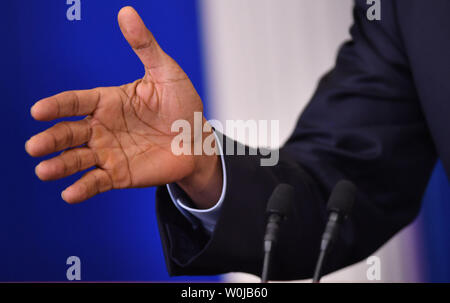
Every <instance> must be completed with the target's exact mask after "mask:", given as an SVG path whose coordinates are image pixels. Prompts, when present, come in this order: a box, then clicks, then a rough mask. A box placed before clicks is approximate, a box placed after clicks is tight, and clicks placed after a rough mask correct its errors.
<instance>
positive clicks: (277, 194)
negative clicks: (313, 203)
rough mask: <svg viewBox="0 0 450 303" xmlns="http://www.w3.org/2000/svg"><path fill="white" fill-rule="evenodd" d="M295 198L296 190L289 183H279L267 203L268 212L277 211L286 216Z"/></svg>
mask: <svg viewBox="0 0 450 303" xmlns="http://www.w3.org/2000/svg"><path fill="white" fill-rule="evenodd" d="M294 199H295V190H294V188H293V187H292V186H291V185H289V184H284V183H282V184H278V186H277V187H275V189H274V190H273V192H272V195H271V196H270V198H269V202H268V203H267V213H277V214H280V215H282V216H285V215H286V214H287V213H288V212H289V209H290V207H291V203H293V202H294Z"/></svg>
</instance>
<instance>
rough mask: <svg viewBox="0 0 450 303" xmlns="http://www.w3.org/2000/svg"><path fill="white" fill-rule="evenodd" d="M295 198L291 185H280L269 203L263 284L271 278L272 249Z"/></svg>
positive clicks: (262, 275)
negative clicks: (281, 224) (281, 223)
mask: <svg viewBox="0 0 450 303" xmlns="http://www.w3.org/2000/svg"><path fill="white" fill-rule="evenodd" d="M294 198H295V190H294V188H293V187H292V186H291V185H289V184H279V185H278V186H277V187H276V188H275V189H274V191H273V192H272V195H271V196H270V198H269V202H268V203H267V209H266V213H267V214H268V219H267V225H266V233H265V235H264V262H263V269H262V274H261V283H266V282H267V280H268V278H269V269H270V258H271V254H272V248H273V246H274V245H275V243H276V242H277V237H278V232H279V229H280V222H281V221H282V220H284V219H285V218H286V215H287V213H288V212H289V209H290V206H291V203H292V201H294Z"/></svg>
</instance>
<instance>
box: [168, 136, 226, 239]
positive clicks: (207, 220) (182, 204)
mask: <svg viewBox="0 0 450 303" xmlns="http://www.w3.org/2000/svg"><path fill="white" fill-rule="evenodd" d="M214 135H215V136H216V142H217V146H218V149H219V155H220V160H221V163H222V174H223V178H222V180H223V184H222V193H221V195H220V198H219V201H217V203H216V204H215V205H214V206H213V207H211V208H208V209H197V208H195V206H194V205H193V203H192V201H191V199H190V198H189V196H188V195H187V194H186V193H185V192H184V191H183V190H182V189H181V188H180V187H179V186H178V185H177V184H176V183H171V184H167V190H168V191H169V195H170V198H171V199H172V202H173V203H174V204H175V206H176V207H177V209H178V210H179V211H180V212H181V213H182V214H183V215H184V216H185V217H186V219H188V220H189V221H190V222H191V224H192V225H193V227H194V228H198V227H199V226H200V225H201V226H203V228H204V229H205V230H206V231H207V232H208V233H210V234H212V232H213V231H214V227H215V226H216V223H217V220H218V218H219V215H220V210H221V208H222V203H223V200H224V199H225V192H226V187H227V173H226V168H225V159H224V155H223V148H222V145H221V141H220V140H219V138H218V137H217V134H216V133H215V132H214Z"/></svg>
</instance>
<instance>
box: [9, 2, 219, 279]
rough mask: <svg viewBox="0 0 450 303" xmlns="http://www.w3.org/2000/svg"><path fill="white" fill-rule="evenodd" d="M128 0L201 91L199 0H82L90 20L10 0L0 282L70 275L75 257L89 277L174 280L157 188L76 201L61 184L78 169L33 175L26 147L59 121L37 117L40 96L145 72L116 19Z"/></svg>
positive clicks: (50, 5)
mask: <svg viewBox="0 0 450 303" xmlns="http://www.w3.org/2000/svg"><path fill="white" fill-rule="evenodd" d="M126 5H132V6H134V7H135V8H136V9H137V10H138V12H139V13H140V14H141V16H142V18H143V19H144V21H145V22H146V24H147V26H148V27H149V28H150V29H151V31H152V32H153V34H154V35H155V37H156V38H157V40H158V42H159V43H160V45H161V46H162V47H163V48H164V49H165V51H166V52H168V53H169V54H170V55H171V56H172V57H173V58H174V59H175V60H176V61H177V62H178V63H179V64H180V65H181V66H182V68H183V69H184V70H185V71H186V72H187V74H188V75H189V76H190V78H191V80H192V81H193V83H194V85H195V87H196V88H197V90H198V91H199V93H200V94H201V95H202V94H203V83H202V62H201V58H202V56H201V52H200V50H201V45H200V40H199V29H198V24H197V21H198V17H197V7H196V1H186V0H164V1H160V0H159V1H156V0H143V1H129V0H128V1H112V0H108V1H99V0H97V1H95V0H82V1H81V6H82V13H81V18H82V20H81V21H74V22H70V21H68V20H67V19H66V11H67V9H68V7H69V6H67V5H66V0H46V1H15V0H14V1H13V0H8V1H2V12H3V14H2V18H1V19H0V20H1V21H0V22H1V24H0V30H1V37H2V43H1V49H0V52H1V56H0V58H1V69H2V72H1V82H0V83H1V84H0V85H1V87H0V88H1V92H2V94H1V97H2V98H1V101H0V102H1V103H2V105H1V107H0V108H1V114H2V119H1V120H0V123H1V124H0V126H1V134H2V136H3V137H4V138H2V140H1V142H2V143H1V144H2V146H1V149H0V153H1V155H0V156H1V158H0V159H1V162H0V163H1V165H2V170H1V171H2V173H1V176H0V178H1V180H0V181H1V182H0V184H1V191H0V192H1V193H2V195H1V198H0V201H1V202H0V247H1V249H0V281H64V280H66V269H67V268H68V266H67V265H66V259H67V257H69V256H73V255H74V256H78V257H80V259H81V276H82V280H95V281H99V280H100V281H101V280H109V281H111V280H121V281H149V280H152V281H165V280H169V279H170V278H169V276H168V274H167V272H166V267H165V262H164V259H163V255H162V248H161V244H160V238H159V234H158V231H157V224H156V218H155V213H154V189H153V188H149V189H135V190H121V191H117V190H116V191H111V192H108V193H105V194H102V195H100V196H98V197H96V198H93V199H91V200H89V201H88V202H86V203H82V204H79V205H75V206H70V205H67V204H65V203H64V202H63V201H62V200H61V198H60V192H61V191H62V190H63V189H64V188H65V187H67V186H68V185H70V184H71V183H72V182H74V181H75V180H76V178H78V177H80V175H77V176H75V177H71V178H67V179H65V180H62V181H57V182H49V183H43V182H41V181H39V180H38V179H37V177H36V176H35V175H34V167H35V166H36V165H37V164H38V162H39V160H38V159H33V158H31V157H29V156H27V154H26V153H25V150H24V144H25V141H26V140H27V139H28V138H29V137H31V136H32V135H34V134H35V133H37V132H39V131H41V130H44V129H45V128H47V127H49V126H50V125H52V124H51V123H43V122H36V121H34V120H33V119H32V118H31V116H30V114H29V108H30V107H31V106H32V105H33V104H34V102H36V101H38V100H39V99H41V98H44V97H47V96H50V95H53V94H56V93H59V92H61V91H64V90H72V89H87V88H92V87H96V86H113V85H121V84H123V83H127V82H132V81H134V80H136V79H137V78H139V77H141V76H142V75H143V73H144V69H143V67H142V65H141V64H140V62H139V60H138V58H137V57H136V56H135V54H134V53H133V51H132V50H131V49H130V47H129V46H128V44H127V42H126V40H125V39H124V38H123V36H122V34H121V32H120V29H119V26H118V25H117V13H118V11H119V10H120V8H121V7H123V6H126ZM5 136H6V138H5ZM186 279H188V280H194V278H191V277H189V278H186V277H184V278H181V280H186ZM195 279H197V280H211V279H218V278H215V277H213V278H211V277H200V278H195ZM170 280H177V281H179V280H180V278H177V279H170Z"/></svg>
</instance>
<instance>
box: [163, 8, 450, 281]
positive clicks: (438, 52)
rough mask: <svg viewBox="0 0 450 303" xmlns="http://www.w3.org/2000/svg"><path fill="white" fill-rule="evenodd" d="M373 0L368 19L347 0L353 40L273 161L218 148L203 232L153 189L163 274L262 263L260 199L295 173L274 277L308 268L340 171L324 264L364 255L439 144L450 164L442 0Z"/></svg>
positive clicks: (449, 36)
mask: <svg viewBox="0 0 450 303" xmlns="http://www.w3.org/2000/svg"><path fill="white" fill-rule="evenodd" d="M381 5H382V14H381V18H382V20H381V21H368V20H367V18H366V11H367V8H368V5H367V4H366V1H365V0H361V1H359V0H358V1H356V4H355V9H354V25H353V26H352V28H351V34H352V40H351V41H349V42H347V43H345V44H344V45H343V46H342V48H341V49H340V51H339V54H338V58H337V61H336V66H335V68H334V69H333V70H332V71H331V72H329V73H328V74H327V75H325V77H323V79H322V80H321V81H320V83H319V86H318V88H317V92H316V93H315V95H314V96H313V98H312V100H311V102H310V104H309V105H308V106H307V108H306V109H305V111H304V112H303V114H302V115H301V117H300V119H299V121H298V125H297V127H296V128H295V131H294V133H293V134H292V136H291V137H290V139H289V140H288V142H287V143H286V144H285V145H284V147H283V148H282V149H281V151H280V162H279V164H278V165H277V166H274V167H261V166H260V162H259V158H260V157H259V156H225V162H226V171H227V178H228V184H227V191H226V197H225V201H224V204H223V208H222V212H221V215H220V219H219V221H218V223H217V226H216V228H215V231H214V233H213V234H212V236H208V235H207V234H206V233H205V232H204V231H203V230H202V229H201V228H198V229H197V230H195V229H194V228H193V227H192V225H191V224H190V223H189V222H188V221H187V220H186V219H185V218H184V217H183V215H182V214H180V213H179V212H178V210H177V209H176V208H175V207H174V205H173V203H172V202H171V200H170V198H169V196H168V194H167V191H166V189H165V188H164V187H161V188H159V189H158V191H157V213H158V220H159V227H160V231H161V238H162V242H163V247H164V253H165V255H166V260H167V265H168V270H169V272H170V274H172V275H199V274H202V275H203V274H206V275H208V274H218V273H224V272H230V271H242V272H249V273H253V274H260V268H261V264H262V257H263V255H262V243H263V233H264V224H265V206H266V203H267V200H268V198H269V196H270V194H271V193H272V190H273V189H274V188H275V186H276V185H277V184H279V183H289V184H292V185H293V186H294V187H295V188H296V190H297V194H298V197H299V198H298V201H297V203H296V210H295V211H294V212H293V215H291V216H290V217H289V219H288V220H287V221H286V222H285V223H284V224H285V226H284V227H283V230H282V234H281V236H280V237H281V238H280V241H279V242H278V243H277V246H276V250H275V252H274V254H275V255H274V258H273V271H272V276H271V279H298V278H307V277H311V275H312V273H313V267H314V264H315V262H316V258H317V254H318V249H319V240H320V236H321V233H322V232H323V230H324V225H325V221H326V212H325V204H326V200H327V198H328V196H329V194H330V191H331V189H332V188H333V186H334V185H335V184H336V182H337V181H339V180H340V179H348V180H351V181H353V182H354V183H355V184H356V185H357V187H358V195H357V201H356V203H355V206H354V208H353V213H352V216H351V217H350V219H349V220H348V221H346V222H345V224H344V226H343V228H342V229H341V233H340V234H339V236H340V239H339V241H338V243H337V244H336V245H335V247H334V250H333V253H332V254H331V255H330V259H329V261H328V262H327V264H326V271H327V272H329V271H333V270H336V269H339V268H342V267H344V266H346V265H349V264H352V263H354V262H357V261H359V260H362V259H363V258H365V257H367V256H368V255H370V254H371V253H373V252H374V251H375V250H376V249H378V248H379V247H380V246H381V245H382V244H383V243H385V242H386V241H387V240H388V239H389V238H391V237H392V236H393V235H394V234H395V233H396V232H398V231H399V230H400V229H401V228H403V227H404V226H406V225H407V224H409V223H410V222H411V221H413V220H414V218H415V217H416V215H417V214H418V212H419V210H420V202H421V198H422V195H423V192H424V189H425V187H426V185H427V181H428V179H429V176H430V173H431V171H432V168H433V166H434V164H435V162H436V159H437V155H438V156H439V157H440V158H441V159H442V162H443V165H444V167H445V168H446V170H447V172H449V171H450V82H449V81H450V18H449V15H450V0H433V1H427V0H389V1H386V0H385V1H382V4H381ZM317 18H320V16H317ZM292 30H295V29H292ZM282 102H283V101H282V100H280V106H282V104H283V103H282Z"/></svg>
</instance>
